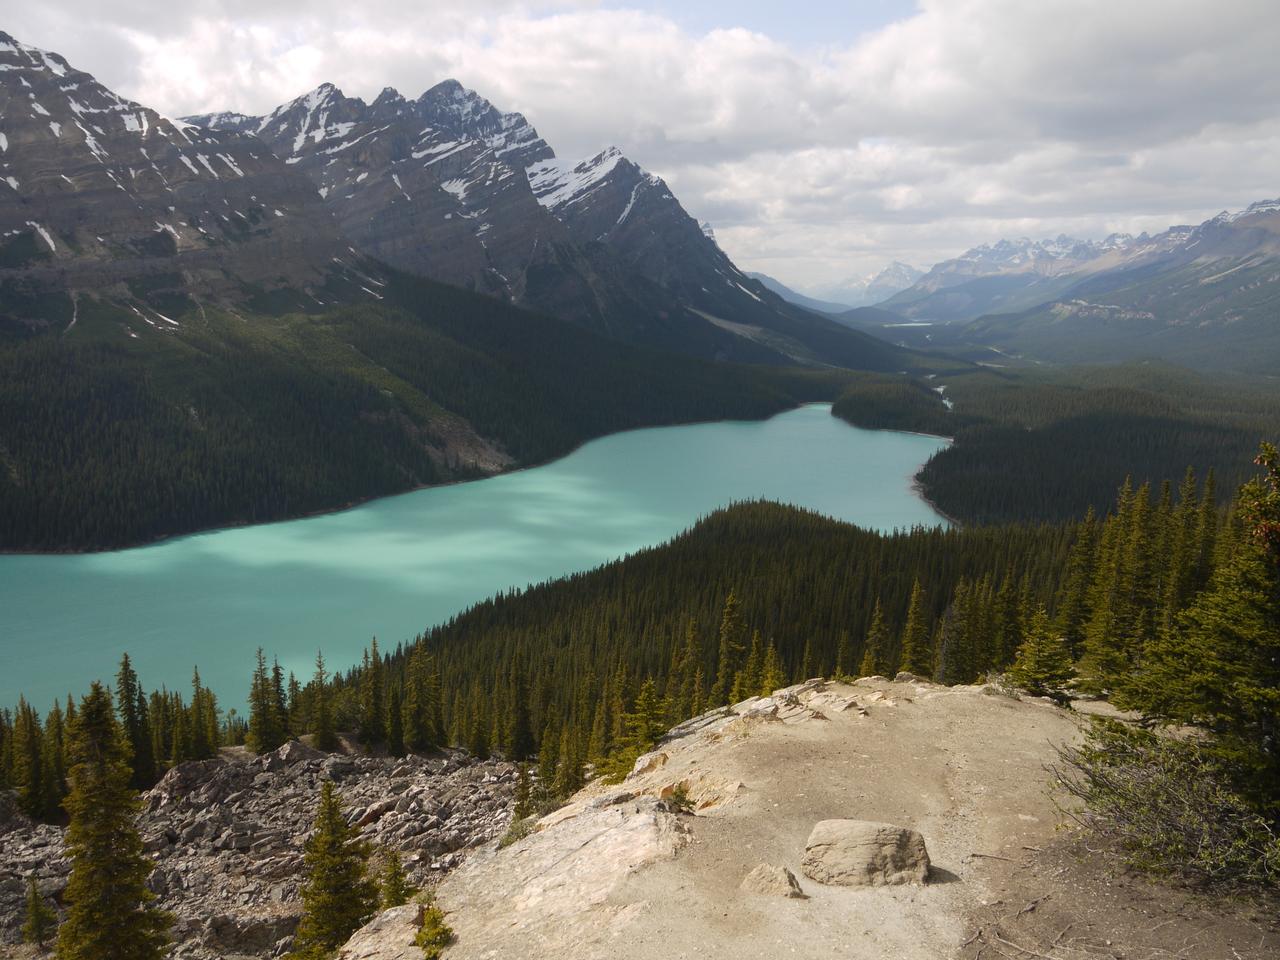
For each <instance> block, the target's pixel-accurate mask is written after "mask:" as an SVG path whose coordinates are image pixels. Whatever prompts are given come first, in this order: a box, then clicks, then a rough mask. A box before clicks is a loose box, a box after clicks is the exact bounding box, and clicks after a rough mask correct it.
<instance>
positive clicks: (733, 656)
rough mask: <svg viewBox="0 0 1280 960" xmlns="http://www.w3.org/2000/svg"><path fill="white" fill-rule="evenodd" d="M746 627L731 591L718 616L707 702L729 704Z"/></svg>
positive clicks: (736, 597)
mask: <svg viewBox="0 0 1280 960" xmlns="http://www.w3.org/2000/svg"><path fill="white" fill-rule="evenodd" d="M746 635H747V625H746V623H745V622H744V621H743V619H742V609H741V604H740V603H739V602H738V596H737V594H735V593H733V592H732V591H731V592H730V593H729V596H728V597H727V598H726V599H725V602H724V610H723V611H722V612H721V614H720V647H719V652H718V655H717V658H716V682H715V683H714V684H713V685H712V687H711V694H710V697H709V698H708V702H709V703H710V705H711V706H715V707H719V706H723V705H724V704H726V703H728V702H729V694H730V692H731V691H732V689H733V678H734V676H735V675H736V674H737V672H738V668H739V666H740V663H741V660H742V655H743V653H745V652H746Z"/></svg>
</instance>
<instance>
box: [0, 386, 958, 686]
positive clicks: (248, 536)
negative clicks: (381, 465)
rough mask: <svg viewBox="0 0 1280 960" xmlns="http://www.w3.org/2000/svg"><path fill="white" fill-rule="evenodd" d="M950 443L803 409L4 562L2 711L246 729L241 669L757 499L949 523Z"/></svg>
mask: <svg viewBox="0 0 1280 960" xmlns="http://www.w3.org/2000/svg"><path fill="white" fill-rule="evenodd" d="M945 443H946V441H945V440H942V439H939V438H936V437H926V436H920V435H917V434H907V433H894V432H889V431H872V430H860V429H857V428H855V427H851V426H849V425H848V424H846V423H844V422H843V421H841V420H839V419H837V418H835V417H833V416H831V408H830V406H829V405H826V404H811V405H808V406H804V407H800V408H798V409H796V410H792V411H789V412H787V413H783V414H779V415H778V416H776V417H773V418H772V419H770V420H766V421H762V422H720V423H707V424H697V425H692V426H682V427H660V428H655V429H648V430H636V431H632V432H628V433H620V434H615V435H613V436H609V437H604V438H602V439H599V440H595V441H593V442H591V443H588V444H586V445H585V446H583V447H581V448H580V449H578V450H577V451H575V452H574V453H572V454H570V455H569V456H567V457H564V458H563V459H561V460H557V461H555V462H554V463H549V464H547V465H545V466H541V467H536V468H533V469H529V470H522V471H519V472H516V473H510V474H506V475H503V476H499V477H493V478H490V479H486V480H479V481H475V482H471V483H463V484H457V485H454V486H448V487H435V488H431V489H427V490H419V491H416V492H413V493H407V494H404V495H401V496H396V497H388V498H386V499H382V500H377V501H373V502H371V503H367V504H364V505H362V506H359V507H356V508H353V509H351V510H346V511H343V512H341V513H333V514H327V515H324V516H319V517H310V518H307V519H303V520H294V521H289V522H285V523H272V524H264V525H261V526H253V527H238V528H233V529H228V530H217V531H211V532H208V533H201V534H195V535H191V536H184V537H181V538H177V539H174V540H169V541H165V542H163V543H159V544H156V545H153V546H146V547H139V548H135V549H130V550H120V551H114V552H110V553H97V554H84V555H52V556H35V555H13V556H0V705H2V706H12V705H13V704H14V703H16V702H17V699H18V694H19V693H20V692H21V693H24V694H25V695H26V696H27V698H28V700H30V701H32V702H33V703H34V704H35V705H36V706H37V707H38V708H39V709H41V710H42V711H43V710H45V709H47V708H48V707H49V705H50V704H51V702H52V699H53V698H54V697H58V696H62V697H65V696H66V694H67V693H68V692H72V693H74V694H76V696H77V697H78V696H79V695H80V694H82V693H83V692H84V691H85V690H86V688H87V687H88V684H89V682H90V681H91V680H93V679H98V678H101V679H105V680H112V679H113V678H114V675H115V671H116V666H117V664H118V662H119V659H120V655H121V653H122V652H123V651H128V652H129V655H130V657H131V658H132V659H133V662H134V665H135V667H136V668H137V670H138V673H139V675H140V679H141V681H142V683H143V686H144V687H145V688H147V689H152V688H155V687H159V686H161V685H165V686H167V687H169V688H170V689H175V688H176V689H181V690H184V691H186V690H188V689H189V683H190V679H191V671H192V668H193V667H194V666H198V667H199V669H200V675H201V678H202V679H203V680H204V682H205V683H206V684H208V685H209V686H211V687H212V688H213V689H214V690H215V691H216V692H217V694H218V696H219V698H220V700H221V702H222V705H223V706H236V707H239V708H240V709H241V710H242V711H243V701H244V698H245V696H246V695H247V692H248V683H249V674H250V672H251V671H252V669H253V660H254V651H255V650H256V649H257V648H258V647H263V648H264V649H265V650H266V651H267V655H268V657H270V656H272V655H276V656H278V657H279V658H280V663H281V665H282V666H283V667H284V668H285V670H286V671H289V670H292V671H295V672H296V673H297V675H298V677H299V679H300V680H302V681H303V682H305V681H306V679H307V678H308V677H309V676H310V675H311V673H312V670H313V666H312V664H313V661H314V659H315V654H316V650H317V649H320V650H323V652H324V655H325V659H326V661H327V662H328V664H329V666H330V668H331V669H333V668H336V669H344V670H345V669H346V668H347V667H349V666H350V665H352V664H353V663H355V662H356V661H357V660H358V659H359V657H360V653H361V651H362V649H363V648H364V647H365V646H366V645H367V644H368V642H369V639H370V637H372V636H377V637H378V641H379V643H380V644H381V645H382V646H383V648H384V649H391V648H393V647H394V646H395V645H396V643H398V642H400V641H403V640H406V639H408V638H410V637H412V636H413V635H415V634H416V633H418V632H420V631H422V630H423V629H425V628H427V627H428V626H430V625H432V624H435V623H439V622H441V621H442V620H446V619H448V618H449V617H450V616H452V615H453V614H455V613H458V612H460V611H461V610H463V609H465V608H466V607H467V606H469V605H470V604H472V603H474V602H476V601H478V600H481V599H484V598H485V597H489V596H492V595H493V594H494V593H497V592H500V591H503V590H506V589H508V588H510V587H523V586H525V585H528V584H531V583H537V582H539V581H542V580H546V579H548V578H552V577H557V576H561V575H563V574H567V573H572V572H575V571H579V570H585V569H588V568H591V567H594V566H598V565H599V564H601V563H604V562H607V561H609V560H612V559H614V558H616V557H619V556H622V555H624V554H626V553H630V552H633V551H635V550H638V549H641V548H643V547H646V546H651V545H653V544H657V543H661V542H663V541H665V540H668V539H670V538H671V537H672V536H674V535H675V534H677V533H679V532H680V531H681V530H684V529H685V528H687V527H688V526H690V525H691V524H693V523H694V522H696V521H697V519H698V518H699V517H701V516H704V515H706V514H707V513H709V512H711V511H712V510H714V509H716V508H717V507H720V506H724V505H726V504H729V503H731V502H733V501H737V500H746V499H753V498H767V499H771V500H778V501H781V502H785V503H793V504H796V505H798V506H802V507H807V508H809V509H812V510H817V511H819V512H821V513H824V514H828V515H830V516H833V517H837V518H840V519H842V520H848V521H851V522H853V523H857V524H859V525H861V526H864V527H870V528H876V529H880V530H892V529H894V528H907V527H912V526H916V525H919V524H924V525H934V524H941V523H944V522H945V521H944V520H943V519H942V518H941V517H940V516H939V515H938V514H937V513H936V512H935V511H934V510H933V509H932V508H931V507H930V506H929V505H928V504H927V503H926V502H925V501H923V500H922V499H921V498H920V497H919V496H918V495H917V494H916V493H915V492H914V491H913V490H912V487H911V478H912V476H913V475H914V474H915V472H916V471H917V470H918V469H919V467H920V465H921V464H922V463H923V462H924V461H925V460H927V459H928V458H929V457H930V456H931V455H932V454H933V453H934V452H935V451H936V450H938V449H940V448H941V447H942V446H943V445H944V444H945Z"/></svg>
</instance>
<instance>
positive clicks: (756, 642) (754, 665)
mask: <svg viewBox="0 0 1280 960" xmlns="http://www.w3.org/2000/svg"><path fill="white" fill-rule="evenodd" d="M763 669H764V648H763V646H762V644H761V642H760V631H759V630H754V631H752V633H751V652H750V653H749V654H748V655H747V662H746V664H745V665H744V666H743V668H742V669H741V670H739V671H738V675H737V676H736V677H734V678H733V692H732V693H731V694H730V697H729V698H730V700H731V701H732V702H733V703H741V702H742V701H743V700H746V699H747V698H748V697H754V696H755V695H756V691H757V690H759V689H760V681H761V678H762V670H763ZM681 719H683V717H682V718H681Z"/></svg>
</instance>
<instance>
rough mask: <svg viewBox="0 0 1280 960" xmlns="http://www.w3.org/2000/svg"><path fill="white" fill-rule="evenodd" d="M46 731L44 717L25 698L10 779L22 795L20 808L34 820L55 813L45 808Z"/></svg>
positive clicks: (17, 718)
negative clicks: (42, 727)
mask: <svg viewBox="0 0 1280 960" xmlns="http://www.w3.org/2000/svg"><path fill="white" fill-rule="evenodd" d="M43 747H44V732H43V731H42V730H41V729H40V717H39V716H38V715H37V714H36V712H35V710H33V709H32V708H31V705H30V704H29V703H27V701H26V700H25V699H23V698H22V697H19V698H18V710H17V712H16V713H15V714H14V719H13V761H12V763H13V766H12V773H11V775H10V779H11V781H12V782H13V786H14V788H15V789H16V790H17V792H18V807H19V808H20V809H21V810H22V812H23V813H25V814H26V815H27V816H29V817H31V818H32V819H34V820H39V819H42V818H44V817H45V816H46V815H48V814H50V813H52V811H50V810H48V809H47V808H46V806H45V804H46V802H47V801H48V797H49V789H48V786H47V783H46V779H45V769H44V749H43Z"/></svg>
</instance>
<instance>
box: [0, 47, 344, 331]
mask: <svg viewBox="0 0 1280 960" xmlns="http://www.w3.org/2000/svg"><path fill="white" fill-rule="evenodd" d="M343 257H348V258H349V257H350V251H349V250H348V248H347V245H346V243H345V242H344V241H343V239H342V237H341V235H340V233H339V230H338V228H337V225H336V224H335V223H334V221H333V218H332V217H331V216H330V214H329V212H328V211H327V210H325V208H324V206H323V204H322V203H321V202H319V198H318V197H316V195H315V192H314V190H312V189H311V188H310V185H309V183H308V181H307V180H306V179H305V178H304V177H301V176H299V175H298V174H297V173H296V172H294V171H293V170H291V169H290V168H289V167H288V166H287V165H285V164H283V163H281V162H280V161H279V160H278V159H277V158H276V157H275V156H274V155H272V154H271V152H270V151H268V150H266V149H265V148H264V146H263V145H262V144H261V143H260V142H259V141H257V140H256V139H254V138H252V137H247V136H244V135H241V134H239V133H236V132H234V131H213V130H206V129H201V128H197V127H194V126H192V125H190V124H188V123H185V122H182V121H177V120H172V119H169V118H167V117H164V116H162V115H160V114H159V113H157V112H156V111H154V110H151V109H150V108H148V107H145V106H143V105H141V104H137V103H134V102H132V101H129V100H126V99H124V98H122V97H120V96H118V95H117V94H115V93H114V92H112V91H111V90H109V89H107V88H106V87H105V86H103V85H102V84H101V83H99V82H98V81H97V80H95V79H94V78H93V77H92V76H91V75H90V74H88V73H85V72H83V71H81V70H78V69H76V68H75V67H73V66H72V65H71V64H69V63H68V62H67V61H66V60H65V59H63V58H62V57H61V56H59V55H58V54H55V53H49V52H47V51H44V50H40V49H38V48H36V47H33V46H29V45H27V44H23V43H21V42H19V41H18V40H15V39H14V38H13V37H11V36H9V35H8V34H5V33H0V306H2V308H3V313H4V314H6V315H7V316H8V317H9V318H10V319H11V320H12V319H16V320H17V321H19V322H20V323H27V324H30V325H35V326H40V325H43V324H47V323H49V322H50V317H51V316H55V317H57V319H58V320H59V321H60V322H62V325H63V326H68V325H69V324H70V323H71V321H72V320H74V319H75V318H76V316H77V313H78V306H79V304H78V300H79V299H80V297H81V296H82V295H84V296H86V297H87V298H94V299H98V298H105V299H110V298H112V297H114V298H115V299H117V300H119V301H121V302H125V303H128V304H129V305H130V307H129V309H130V310H131V311H132V313H131V316H130V318H129V319H128V320H127V321H125V325H126V326H136V327H139V328H144V327H145V326H150V327H152V328H156V329H162V330H163V329H169V330H171V329H172V328H173V327H176V326H177V325H178V324H179V322H180V321H179V320H178V319H176V315H177V314H178V313H180V312H182V311H183V310H186V309H193V308H194V306H195V305H196V304H198V303H199V302H201V301H202V300H204V299H206V298H208V299H226V298H235V299H239V300H247V299H251V298H252V297H253V296H255V295H258V294H262V293H266V292H269V291H270V290H272V289H276V288H279V287H282V286H292V287H295V288H300V289H309V288H314V289H316V290H320V289H321V288H323V287H324V286H325V285H326V284H329V283H331V282H333V280H334V279H335V277H338V276H341V275H342V274H344V273H345V270H344V268H343V267H342V266H341V265H340V264H338V263H336V262H335V261H338V260H341V259H342V258H343ZM346 286H347V287H348V289H349V290H354V291H357V292H358V287H356V286H353V285H352V284H349V283H348V284H347V285H346ZM365 296H366V298H367V296H368V295H367V294H366V295H365ZM135 332H136V331H135Z"/></svg>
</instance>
